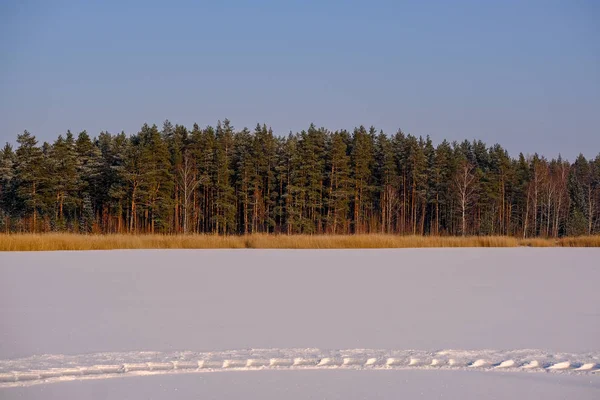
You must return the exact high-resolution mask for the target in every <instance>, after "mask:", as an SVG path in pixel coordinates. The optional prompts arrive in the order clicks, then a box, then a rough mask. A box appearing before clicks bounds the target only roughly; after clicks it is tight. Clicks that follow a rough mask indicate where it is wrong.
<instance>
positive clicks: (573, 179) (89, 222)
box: [0, 119, 600, 238]
mask: <svg viewBox="0 0 600 400" xmlns="http://www.w3.org/2000/svg"><path fill="white" fill-rule="evenodd" d="M0 229H1V230H2V231H4V232H50V231H59V232H64V231H70V232H79V233H92V232H96V233H211V234H222V235H232V234H251V233H285V234H321V233H325V234H349V233H350V234H361V233H390V234H417V235H511V236H517V237H521V238H529V237H560V236H566V235H591V234H599V233H600V155H599V156H598V157H596V158H595V159H593V160H588V159H586V158H585V157H584V156H583V155H580V156H579V157H577V159H576V160H575V161H574V163H573V164H570V163H569V162H567V161H565V160H563V159H562V158H561V157H558V158H557V159H553V160H548V159H546V158H544V157H543V156H540V155H538V154H534V155H531V156H525V155H523V154H519V155H518V157H517V158H511V157H510V156H509V154H508V152H507V151H506V150H505V149H504V148H502V146H500V145H499V144H495V145H493V146H490V147H488V146H487V145H486V144H485V143H483V142H481V141H479V140H475V141H473V142H469V141H463V142H461V143H457V142H453V143H449V142H448V141H445V140H444V141H442V142H441V143H439V144H438V145H437V146H436V145H434V143H433V142H432V141H431V139H430V138H429V137H426V138H423V137H416V136H413V135H410V134H405V133H404V132H402V131H398V132H397V133H395V134H394V135H392V136H389V135H386V134H385V133H383V132H377V131H376V130H375V128H373V127H371V128H369V129H366V128H365V127H364V126H360V127H358V128H356V129H354V130H353V131H352V132H351V133H350V132H347V131H344V130H342V131H335V132H331V131H328V130H327V129H325V128H317V127H316V126H315V125H313V124H311V125H310V126H309V127H308V129H307V130H305V131H302V132H299V133H290V134H289V135H287V136H276V135H274V133H273V132H272V130H271V129H270V128H268V127H267V126H266V125H264V124H263V125H260V124H257V126H256V127H255V129H254V130H253V131H250V130H249V129H247V128H244V129H242V130H239V131H236V130H235V129H234V127H233V126H232V124H231V123H230V121H229V120H227V119H225V120H224V121H223V122H219V123H218V124H217V126H216V127H214V128H213V127H211V126H208V127H206V128H200V127H199V126H198V125H197V124H194V126H193V128H192V129H191V130H188V129H187V128H186V127H184V126H181V125H175V126H173V125H172V124H171V123H170V122H169V121H165V123H164V124H163V127H162V130H160V131H159V129H158V128H157V126H156V125H152V126H150V125H148V124H144V125H143V126H142V128H141V129H140V131H139V132H138V133H136V134H134V135H131V136H127V135H126V134H125V133H123V132H121V133H120V134H116V135H113V134H110V133H108V132H101V133H100V134H99V135H98V136H97V137H96V138H92V137H90V135H89V134H88V133H87V132H85V131H83V132H81V133H80V134H79V135H77V137H75V136H74V135H73V134H72V133H71V132H70V131H67V132H66V134H64V136H63V135H59V136H58V138H57V139H56V140H55V141H54V142H53V143H52V144H49V143H43V144H42V145H38V142H37V140H36V138H35V137H34V136H33V135H32V134H30V133H29V132H27V131H25V132H24V133H23V134H21V135H18V137H17V146H16V149H13V147H12V146H11V145H10V144H6V146H4V147H3V148H2V149H1V150H0Z"/></svg>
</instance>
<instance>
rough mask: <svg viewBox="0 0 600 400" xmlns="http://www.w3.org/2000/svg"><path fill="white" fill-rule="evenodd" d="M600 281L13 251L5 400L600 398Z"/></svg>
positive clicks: (427, 266) (541, 252) (463, 266)
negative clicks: (75, 399)
mask: <svg viewBox="0 0 600 400" xmlns="http://www.w3.org/2000/svg"><path fill="white" fill-rule="evenodd" d="M599 282H600V249H567V248H550V249H532V248H509V249H481V248H478V249H402V250H314V251H313V250H199V251H195V250H172V251H170V250H147V251H139V250H130V251H107V252H48V253H44V252H42V253H0V320H1V321H2V324H1V328H0V397H1V398H3V399H4V398H6V399H9V398H67V397H78V398H84V397H85V398H94V397H95V398H105V397H107V395H109V396H108V397H110V398H134V399H135V398H165V399H167V398H190V397H193V396H196V397H197V396H200V395H201V396H204V397H206V398H239V397H240V396H241V394H243V393H253V394H254V395H252V396H250V397H253V398H282V397H281V396H285V397H286V398H310V397H315V398H323V397H326V398H364V397H367V398H369V397H378V398H381V397H387V398H398V397H400V396H405V395H407V396H412V397H415V396H418V395H421V394H422V396H423V398H437V397H439V396H444V397H450V398H457V397H461V398H508V397H517V398H518V397H525V396H533V397H545V398H565V397H567V398H575V397H576V398H580V399H581V398H590V399H592V398H600V340H599V339H598V338H599V337H600V303H598V283H599ZM225 371H227V372H225ZM241 371H243V372H241ZM212 372H219V373H212ZM221 372H222V373H221ZM140 375H153V376H152V377H140ZM106 378H113V379H106ZM117 378H118V379H117ZM158 388H160V389H158ZM95 393H100V395H94V394H95ZM475 395H477V396H475Z"/></svg>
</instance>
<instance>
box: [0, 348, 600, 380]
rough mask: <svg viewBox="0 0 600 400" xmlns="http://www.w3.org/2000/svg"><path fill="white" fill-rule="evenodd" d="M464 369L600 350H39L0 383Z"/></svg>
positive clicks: (532, 364)
mask: <svg viewBox="0 0 600 400" xmlns="http://www.w3.org/2000/svg"><path fill="white" fill-rule="evenodd" d="M332 368H339V369H355V370H366V369H371V370H377V369H464V370H484V371H522V372H535V371H538V372H551V373H570V374H579V375H580V374H590V375H591V374H594V375H598V376H600V373H599V372H600V352H596V353H584V354H569V353H547V352H543V351H540V350H511V351H496V350H474V351H468V350H443V351H434V352H428V351H417V350H367V349H353V350H332V351H326V350H319V349H253V350H233V351H221V352H205V353H200V352H191V351H187V352H171V353H162V352H127V353H97V354H85V355H75V356H71V355H42V356H32V357H28V358H21V359H14V360H0V388H2V387H11V386H29V385H35V384H42V383H52V382H60V381H65V380H80V379H105V378H111V377H119V376H135V375H155V374H169V373H171V374H172V373H182V372H183V373H191V372H217V371H251V370H261V369H279V370H297V369H332Z"/></svg>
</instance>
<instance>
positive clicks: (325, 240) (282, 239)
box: [0, 234, 600, 251]
mask: <svg viewBox="0 0 600 400" xmlns="http://www.w3.org/2000/svg"><path fill="white" fill-rule="evenodd" d="M518 246H530V247H600V236H581V237H568V238H561V239H539V238H536V239H517V238H514V237H508V236H470V237H464V238H463V237H451V236H449V237H439V236H438V237H432V236H398V235H379V234H371V235H294V236H287V235H248V236H215V235H77V234H11V235H6V234H0V251H42V250H111V249H242V248H251V249H358V248H362V249H379V248H419V247H518Z"/></svg>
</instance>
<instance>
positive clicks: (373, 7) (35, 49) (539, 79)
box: [0, 0, 600, 159]
mask: <svg viewBox="0 0 600 400" xmlns="http://www.w3.org/2000/svg"><path fill="white" fill-rule="evenodd" d="M598 21H600V2H599V1H596V0H562V1H555V0H515V1H512V0H503V1H500V0H498V1H492V0H489V1H482V0H473V1H459V0H455V1H446V0H444V1H416V0H415V1H398V0H395V1H374V0H372V1H361V2H358V1H326V0H320V1H301V0H300V1H287V0H285V1H284V0H274V1H260V0H249V1H241V0H237V1H226V0H223V1H161V2H157V1H149V0H144V1H126V0H121V1H108V0H105V1H60V0H53V1H45V0H39V1H33V0H4V1H0V141H1V142H5V141H11V142H14V140H15V138H16V135H17V134H18V133H20V132H22V131H23V130H24V129H27V130H29V131H30V132H32V133H33V134H35V135H36V136H37V137H38V139H40V141H43V140H54V139H55V138H56V136H57V135H58V134H59V133H64V132H65V131H66V130H67V129H70V130H71V131H74V132H79V131H81V130H83V129H87V130H88V132H89V133H90V134H92V135H97V134H98V133H99V132H100V131H102V130H107V131H109V132H112V133H118V132H120V131H121V130H124V131H125V132H127V133H134V132H137V131H138V130H139V128H140V126H141V125H142V124H143V123H144V122H148V123H156V124H157V125H159V126H161V125H162V122H163V121H164V120H165V119H169V120H170V121H171V122H173V123H179V124H184V125H186V126H188V127H191V125H192V124H193V123H194V122H197V123H198V124H200V125H201V126H205V125H208V124H215V123H216V121H217V120H219V119H221V120H222V119H225V118H229V119H230V120H231V121H232V123H233V125H234V126H235V127H236V128H242V127H243V126H248V127H250V128H251V129H252V128H253V127H254V126H255V125H256V123H257V122H261V123H262V122H265V123H267V124H268V125H271V126H272V127H273V129H274V131H275V132H276V133H278V134H287V133H288V132H289V131H290V130H292V131H299V130H301V129H305V128H306V127H308V125H309V124H310V123H311V122H314V123H315V124H316V125H317V126H325V127H327V128H329V129H332V130H335V129H341V128H346V129H352V128H353V127H354V126H357V125H360V124H363V125H366V126H370V125H374V126H375V127H376V128H378V129H383V130H384V131H385V132H387V133H393V132H395V131H396V130H397V129H398V128H401V129H402V130H404V131H405V132H409V133H413V134H415V135H423V136H424V135H427V134H429V135H430V136H431V137H432V139H433V140H434V142H435V143H439V142H440V141H441V140H442V139H444V138H447V139H450V140H461V139H465V138H466V139H473V138H477V139H482V140H484V141H486V142H487V143H488V144H493V143H496V142H499V143H501V144H502V145H504V146H505V147H506V148H507V149H508V150H509V151H510V153H511V155H513V156H515V155H516V154H517V153H518V152H519V151H523V152H524V153H533V152H536V151H537V152H539V153H542V154H545V155H546V156H549V157H553V156H556V155H557V154H558V153H561V154H562V155H563V156H565V157H567V158H569V159H573V158H574V157H575V156H576V155H577V154H578V153H579V152H583V153H584V154H585V155H586V156H588V157H593V156H596V155H597V154H598V153H599V152H600V23H599V22H598Z"/></svg>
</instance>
